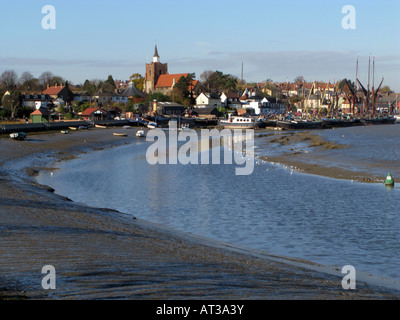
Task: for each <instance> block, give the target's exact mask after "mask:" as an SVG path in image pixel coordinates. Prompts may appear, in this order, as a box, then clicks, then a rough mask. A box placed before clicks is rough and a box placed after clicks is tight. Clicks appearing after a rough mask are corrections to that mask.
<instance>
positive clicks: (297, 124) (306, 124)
mask: <svg viewBox="0 0 400 320" xmlns="http://www.w3.org/2000/svg"><path fill="white" fill-rule="evenodd" d="M276 126H277V127H279V128H284V129H292V130H296V129H297V130H298V129H321V128H322V121H305V120H297V121H296V120H291V121H277V122H276Z"/></svg>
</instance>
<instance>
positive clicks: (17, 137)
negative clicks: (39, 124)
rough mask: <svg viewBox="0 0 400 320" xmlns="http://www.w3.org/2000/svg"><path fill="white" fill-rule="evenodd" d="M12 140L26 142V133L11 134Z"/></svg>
mask: <svg viewBox="0 0 400 320" xmlns="http://www.w3.org/2000/svg"><path fill="white" fill-rule="evenodd" d="M10 138H11V139H14V140H25V138H26V133H25V132H13V133H10Z"/></svg>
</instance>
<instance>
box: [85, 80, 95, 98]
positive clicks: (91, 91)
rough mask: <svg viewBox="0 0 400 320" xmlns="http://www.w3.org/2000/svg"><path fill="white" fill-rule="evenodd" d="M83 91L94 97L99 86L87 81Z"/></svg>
mask: <svg viewBox="0 0 400 320" xmlns="http://www.w3.org/2000/svg"><path fill="white" fill-rule="evenodd" d="M83 90H85V91H86V92H87V93H88V94H90V95H93V94H94V93H95V92H96V91H97V86H96V84H95V83H93V82H91V81H89V80H86V81H85V83H84V84H83Z"/></svg>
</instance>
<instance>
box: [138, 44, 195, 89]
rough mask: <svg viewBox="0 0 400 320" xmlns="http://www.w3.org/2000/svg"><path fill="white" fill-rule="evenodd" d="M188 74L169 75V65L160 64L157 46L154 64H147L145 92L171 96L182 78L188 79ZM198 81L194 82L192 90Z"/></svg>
mask: <svg viewBox="0 0 400 320" xmlns="http://www.w3.org/2000/svg"><path fill="white" fill-rule="evenodd" d="M187 75H188V73H178V74H169V73H168V64H167V63H161V62H160V56H159V55H158V49H157V45H156V46H155V49H154V56H153V62H152V63H146V74H145V80H144V88H143V90H144V92H146V93H147V94H151V93H153V92H161V93H163V94H169V93H170V92H171V91H172V89H173V87H174V85H175V84H176V83H177V82H178V81H179V79H180V78H181V77H186V76H187ZM197 82H198V81H194V82H193V84H192V86H191V88H190V89H192V88H193V87H194V86H195V85H196V84H197Z"/></svg>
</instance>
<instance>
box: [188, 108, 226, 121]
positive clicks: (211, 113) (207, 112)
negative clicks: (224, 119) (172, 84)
mask: <svg viewBox="0 0 400 320" xmlns="http://www.w3.org/2000/svg"><path fill="white" fill-rule="evenodd" d="M192 115H197V116H198V117H199V118H206V119H216V118H218V115H219V113H218V109H217V108H216V107H201V108H197V107H196V108H194V109H193V111H192Z"/></svg>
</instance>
